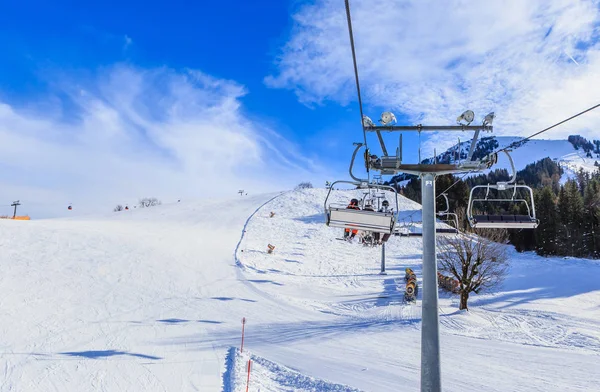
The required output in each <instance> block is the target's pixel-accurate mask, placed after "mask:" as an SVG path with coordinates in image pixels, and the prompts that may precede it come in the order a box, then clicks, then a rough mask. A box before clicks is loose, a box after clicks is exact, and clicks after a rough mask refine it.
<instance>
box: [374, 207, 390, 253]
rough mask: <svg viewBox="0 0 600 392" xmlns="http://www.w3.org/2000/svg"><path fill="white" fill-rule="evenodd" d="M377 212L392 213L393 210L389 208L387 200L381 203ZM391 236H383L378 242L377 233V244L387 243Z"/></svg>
mask: <svg viewBox="0 0 600 392" xmlns="http://www.w3.org/2000/svg"><path fill="white" fill-rule="evenodd" d="M379 212H393V210H392V209H391V208H390V202H389V201H387V200H384V201H383V202H382V203H381V208H380V209H379ZM390 236H391V234H384V235H383V237H382V238H381V241H379V233H377V237H376V240H377V243H378V244H379V245H381V244H383V243H384V242H387V240H388V239H389V238H390Z"/></svg>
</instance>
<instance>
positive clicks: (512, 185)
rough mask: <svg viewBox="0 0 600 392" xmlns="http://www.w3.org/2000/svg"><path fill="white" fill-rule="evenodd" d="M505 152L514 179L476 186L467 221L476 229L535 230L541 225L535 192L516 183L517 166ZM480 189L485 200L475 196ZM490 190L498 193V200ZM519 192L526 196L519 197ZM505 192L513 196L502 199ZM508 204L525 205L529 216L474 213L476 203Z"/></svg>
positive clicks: (471, 195)
mask: <svg viewBox="0 0 600 392" xmlns="http://www.w3.org/2000/svg"><path fill="white" fill-rule="evenodd" d="M503 151H504V153H505V154H506V156H508V160H509V161H510V165H511V169H512V178H511V179H510V180H509V181H506V182H498V183H497V184H495V185H491V184H487V185H476V186H474V187H473V188H472V189H471V193H470V195H469V206H468V207H467V219H468V220H469V225H470V226H471V227H472V228H474V229H484V228H486V229H535V228H536V227H537V226H538V224H539V220H538V219H537V218H536V214H535V201H534V198H533V190H532V189H531V188H530V187H529V186H527V185H518V184H517V183H516V180H517V172H516V170H515V164H514V162H513V160H512V157H511V156H510V154H509V153H508V151H505V150H503ZM478 189H479V190H482V189H485V197H484V198H476V197H474V194H475V193H476V191H477V190H478ZM490 190H494V191H496V193H497V194H498V196H497V197H496V198H493V197H491V196H490ZM517 190H523V191H525V193H526V196H524V197H521V196H520V195H519V196H517ZM505 191H509V192H510V191H512V195H511V196H510V197H500V196H499V195H500V194H501V192H505ZM507 202H508V203H513V204H515V205H517V204H521V205H525V207H526V208H527V215H515V214H508V213H505V214H500V215H491V214H474V213H473V205H474V204H475V203H490V204H494V203H507Z"/></svg>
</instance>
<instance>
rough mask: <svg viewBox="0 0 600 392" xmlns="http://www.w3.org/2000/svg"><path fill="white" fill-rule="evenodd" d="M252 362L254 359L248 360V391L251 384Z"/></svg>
mask: <svg viewBox="0 0 600 392" xmlns="http://www.w3.org/2000/svg"><path fill="white" fill-rule="evenodd" d="M251 364H252V360H251V359H249V360H248V381H246V392H248V387H249V386H250V365H251Z"/></svg>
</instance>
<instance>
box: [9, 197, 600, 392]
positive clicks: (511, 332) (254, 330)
mask: <svg viewBox="0 0 600 392" xmlns="http://www.w3.org/2000/svg"><path fill="white" fill-rule="evenodd" d="M358 192H360V191H339V192H337V193H336V195H335V197H336V198H337V200H338V201H340V202H346V201H347V200H348V199H349V198H351V197H357V196H360V194H357V193H358ZM325 195H326V191H325V190H324V189H308V190H303V191H290V192H285V193H282V194H267V195H257V196H243V197H239V196H238V197H236V198H231V199H229V200H221V201H218V200H216V201H212V202H203V203H200V202H197V203H192V202H187V203H183V202H182V203H177V204H172V205H163V206H157V207H152V208H149V209H144V210H136V211H129V212H127V213H119V214H112V215H107V216H99V217H97V218H90V217H87V218H78V219H63V220H45V221H29V222H15V221H0V246H1V248H2V252H1V253H0V263H1V265H2V266H3V268H2V274H0V289H1V290H2V293H3V295H2V298H1V300H0V303H1V306H0V312H1V314H2V317H0V347H1V348H2V351H1V353H2V354H1V355H0V369H1V370H0V374H1V381H0V391H22V390H24V391H49V390H60V391H78V392H79V391H98V390H107V391H117V390H119V391H121V390H128V391H129V390H131V391H193V390H197V391H224V392H232V391H235V392H238V391H245V389H246V380H247V374H246V369H247V366H246V364H247V362H246V361H247V360H248V359H251V360H252V372H251V377H250V390H251V391H258V390H260V391H261V392H266V391H377V392H379V391H417V390H418V389H419V378H420V373H419V369H420V317H421V316H420V315H421V312H420V305H421V300H420V294H419V297H418V300H417V303H416V304H415V305H408V304H405V303H403V300H402V290H403V285H404V279H403V276H404V269H405V268H406V267H410V268H412V269H413V270H414V271H415V272H416V274H417V277H418V282H419V285H420V284H421V252H422V245H421V240H420V238H418V237H394V236H393V237H391V239H390V241H389V242H388V245H387V247H386V252H387V256H388V264H387V270H388V275H386V276H382V275H379V274H378V272H379V266H380V264H379V263H380V254H379V249H377V248H365V247H363V246H362V245H360V244H358V243H346V242H343V241H339V240H337V239H336V238H338V237H340V236H341V234H342V233H341V232H342V230H340V229H332V228H328V227H326V226H325V225H324V217H323V201H324V199H325ZM400 205H401V209H403V210H404V212H403V214H405V215H407V214H413V213H414V214H417V213H418V208H419V205H417V204H416V203H414V202H411V201H409V200H406V199H401V201H400ZM271 212H273V213H274V215H273V216H272V217H271ZM268 244H271V245H274V246H275V250H274V252H273V253H272V254H268V253H267V245H268ZM599 273H600V263H599V262H597V261H588V260H579V259H552V258H550V259H544V258H540V257H537V256H535V255H533V254H517V253H515V252H514V251H511V268H510V273H509V276H508V279H507V280H506V281H505V283H504V284H503V286H502V287H500V288H499V289H498V290H497V291H496V292H494V293H488V294H481V295H477V296H474V297H472V299H471V301H472V302H471V310H470V311H469V312H459V311H458V310H457V309H458V307H457V305H458V299H457V298H456V296H454V295H450V294H447V293H445V292H443V291H440V323H441V353H442V383H443V385H444V390H445V391H515V390H519V391H561V392H562V391H592V390H595V388H596V387H597V379H598V378H600V368H599V367H598V363H599V362H600V281H599V280H598V278H597V277H598V276H599ZM242 317H245V318H246V320H247V322H246V325H245V330H246V336H245V342H244V352H243V353H240V352H239V350H238V348H239V347H240V340H241V327H242V324H241V319H242Z"/></svg>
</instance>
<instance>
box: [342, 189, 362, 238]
mask: <svg viewBox="0 0 600 392" xmlns="http://www.w3.org/2000/svg"><path fill="white" fill-rule="evenodd" d="M346 209H351V210H360V208H359V207H358V199H352V200H350V204H348V207H346ZM356 233H358V230H356V229H352V234H350V229H349V228H345V229H344V239H345V240H346V241H352V240H353V239H354V236H356Z"/></svg>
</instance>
